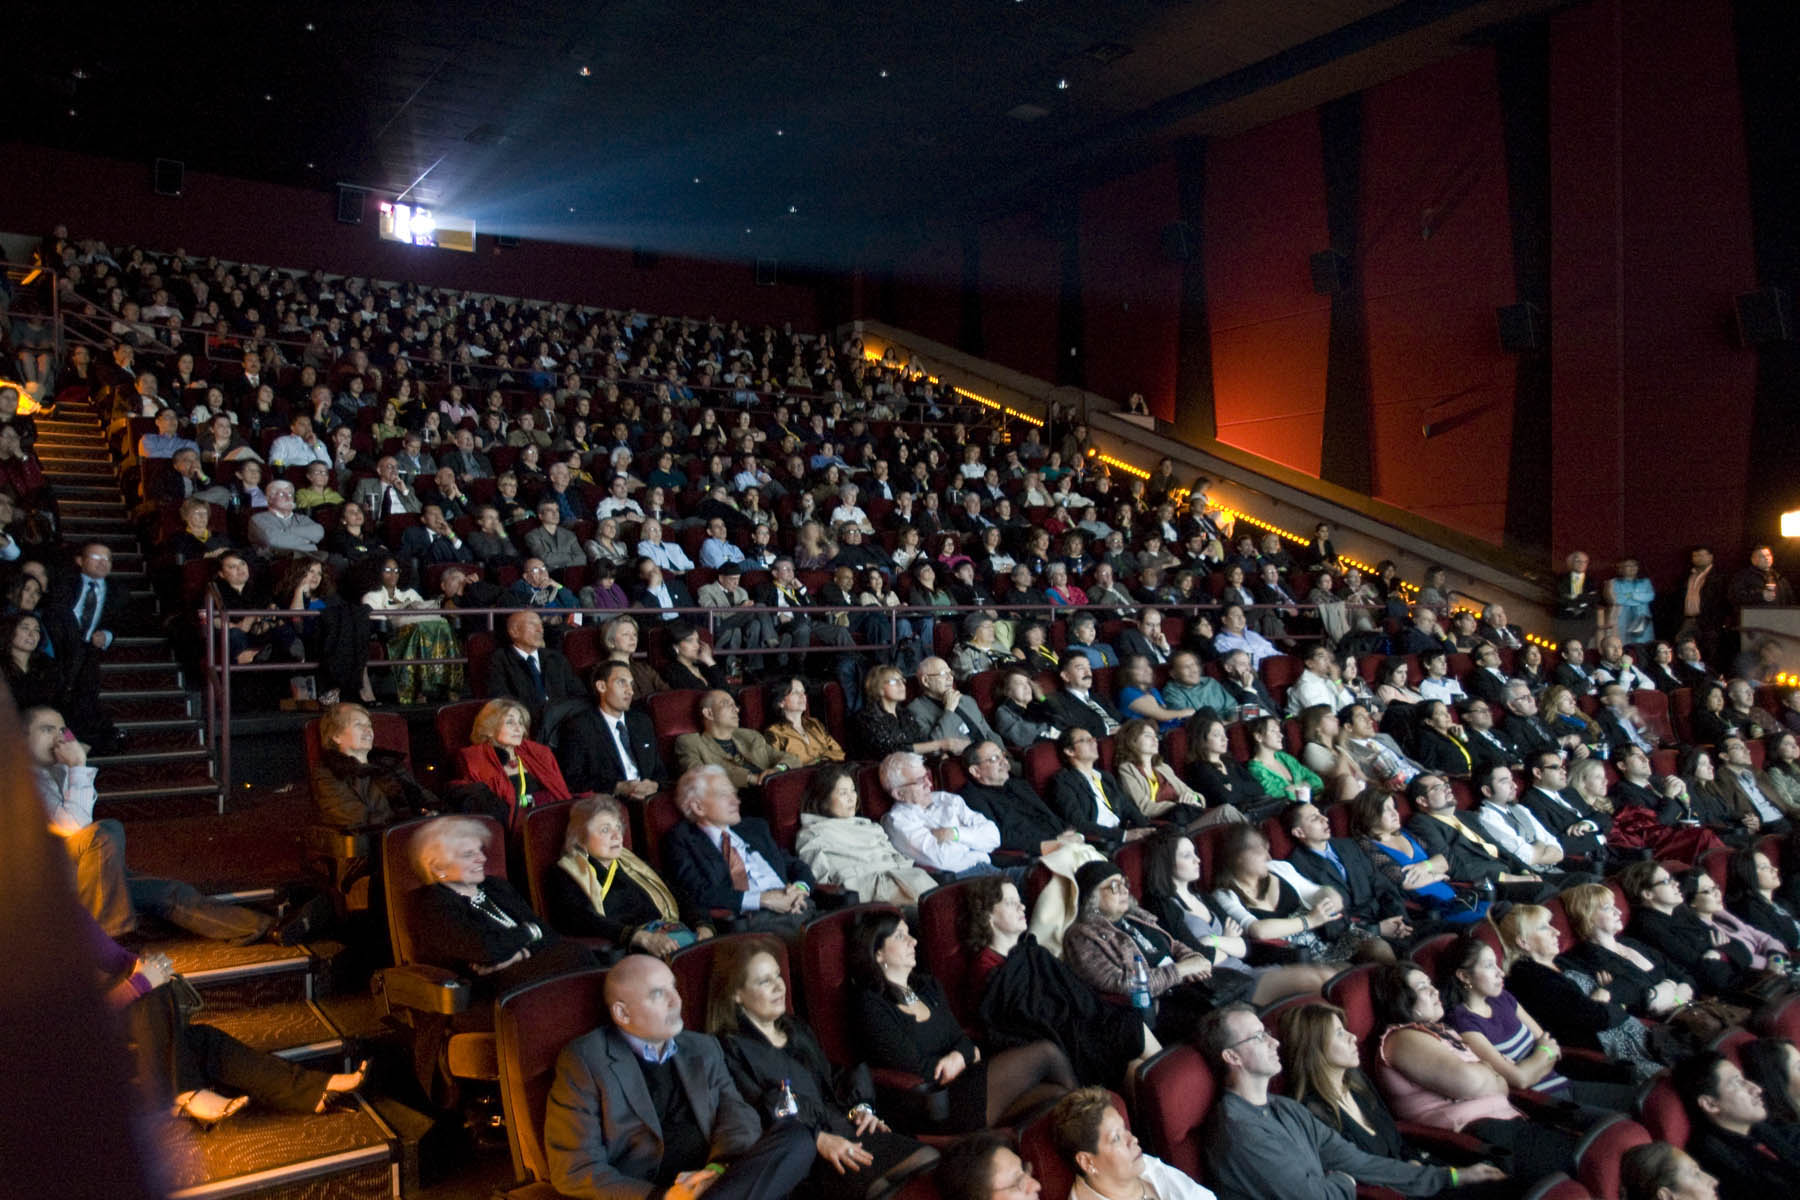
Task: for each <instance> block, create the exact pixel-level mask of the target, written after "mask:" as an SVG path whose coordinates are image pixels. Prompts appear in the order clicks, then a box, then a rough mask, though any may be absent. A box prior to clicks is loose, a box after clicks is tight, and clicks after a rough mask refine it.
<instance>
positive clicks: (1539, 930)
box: [1499, 904, 1663, 1083]
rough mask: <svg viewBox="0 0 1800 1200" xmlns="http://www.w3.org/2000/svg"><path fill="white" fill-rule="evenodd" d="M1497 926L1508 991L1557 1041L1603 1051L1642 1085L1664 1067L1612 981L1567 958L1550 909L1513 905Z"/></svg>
mask: <svg viewBox="0 0 1800 1200" xmlns="http://www.w3.org/2000/svg"><path fill="white" fill-rule="evenodd" d="M1499 930H1500V940H1501V943H1502V945H1504V946H1505V948H1506V956H1507V969H1506V987H1507V990H1508V991H1509V992H1511V993H1512V994H1513V995H1514V996H1516V997H1518V999H1519V1002H1520V1003H1521V1004H1523V1005H1524V1006H1525V1007H1527V1008H1528V1009H1530V1010H1531V1011H1532V1012H1534V1013H1538V1014H1540V1015H1541V1017H1542V1020H1543V1024H1544V1028H1545V1030H1546V1031H1548V1032H1549V1034H1550V1035H1551V1036H1552V1037H1554V1038H1555V1039H1556V1040H1557V1042H1558V1043H1560V1044H1565V1045H1569V1046H1580V1047H1583V1048H1585V1049H1588V1050H1595V1051H1599V1052H1600V1053H1603V1054H1605V1055H1606V1056H1607V1058H1609V1059H1610V1060H1612V1061H1613V1062H1615V1063H1618V1064H1620V1065H1622V1066H1625V1067H1628V1068H1629V1069H1630V1070H1631V1073H1632V1077H1633V1078H1634V1079H1635V1080H1636V1081H1637V1082H1639V1083H1641V1082H1643V1081H1644V1080H1645V1079H1648V1078H1649V1077H1650V1076H1652V1075H1654V1074H1656V1073H1657V1072H1658V1071H1660V1070H1662V1068H1663V1064H1662V1063H1661V1062H1659V1061H1658V1060H1657V1058H1656V1057H1655V1054H1654V1052H1653V1050H1652V1048H1651V1045H1650V1037H1649V1031H1648V1029H1647V1027H1646V1026H1645V1025H1644V1023H1643V1022H1641V1021H1639V1020H1638V1019H1637V1018H1636V1017H1635V1016H1633V1015H1632V1014H1631V1013H1630V1012H1629V1011H1628V1010H1627V1009H1626V1007H1625V1005H1624V1004H1623V1003H1621V1002H1620V1000H1619V999H1618V998H1616V997H1615V996H1614V995H1613V993H1612V990H1611V988H1610V986H1609V985H1610V982H1611V981H1610V980H1607V981H1605V982H1602V977H1601V976H1599V975H1597V974H1595V973H1593V972H1591V971H1590V970H1588V969H1586V968H1583V967H1580V966H1578V965H1577V964H1575V963H1574V962H1572V961H1571V960H1569V959H1566V958H1564V957H1563V955H1562V935H1561V934H1560V933H1559V932H1557V929H1556V926H1555V925H1553V924H1552V923H1551V920H1550V910H1549V909H1547V908H1542V907H1540V906H1538V905H1535V904H1515V905H1513V906H1512V907H1511V908H1510V909H1508V910H1507V911H1506V913H1505V915H1504V916H1502V917H1501V918H1500V921H1499Z"/></svg>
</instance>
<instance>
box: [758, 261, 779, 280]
mask: <svg viewBox="0 0 1800 1200" xmlns="http://www.w3.org/2000/svg"><path fill="white" fill-rule="evenodd" d="M756 286H757V287H774V286H775V260H774V259H772V258H759V259H757V260H756Z"/></svg>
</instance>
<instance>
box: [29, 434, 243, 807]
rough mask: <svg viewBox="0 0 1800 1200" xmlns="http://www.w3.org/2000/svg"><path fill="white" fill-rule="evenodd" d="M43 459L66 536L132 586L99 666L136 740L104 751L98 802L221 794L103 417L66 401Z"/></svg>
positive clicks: (194, 689)
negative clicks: (126, 624) (125, 616)
mask: <svg viewBox="0 0 1800 1200" xmlns="http://www.w3.org/2000/svg"><path fill="white" fill-rule="evenodd" d="M37 426H38V440H37V455H38V461H39V462H40V463H41V464H42V466H43V468H44V474H45V476H46V477H47V478H48V479H49V480H50V482H51V484H52V485H53V486H54V487H55V489H56V495H57V503H58V508H59V510H60V511H61V514H62V525H63V537H64V540H65V541H66V542H67V543H68V544H69V545H70V546H71V547H74V546H78V545H80V544H81V543H83V542H90V541H93V542H100V543H102V544H104V545H105V546H107V547H108V548H109V549H111V550H112V556H113V569H112V575H111V577H110V580H109V583H110V584H118V585H123V586H125V587H127V588H129V589H130V593H131V612H132V615H133V618H134V624H133V627H132V628H131V629H130V630H129V631H128V632H127V633H126V634H124V635H122V636H120V637H118V638H116V639H115V640H114V642H113V645H112V648H111V649H110V650H109V651H108V652H107V655H106V661H105V663H104V664H103V665H102V667H101V669H100V689H101V697H100V699H101V704H102V705H103V706H104V707H105V709H106V711H107V712H108V713H110V714H111V715H112V717H113V719H114V720H115V721H116V722H117V723H118V725H119V728H120V729H121V730H122V731H123V732H124V733H125V734H126V735H127V736H128V742H127V744H126V746H125V748H124V750H123V751H122V752H121V753H119V754H114V755H106V756H100V755H96V756H94V758H93V759H91V760H90V761H91V762H92V764H93V765H94V766H95V767H97V768H99V771H100V774H99V778H98V786H99V791H100V798H101V800H103V801H107V800H125V801H158V800H168V799H173V798H190V799H195V800H211V801H214V802H215V803H216V802H217V800H218V797H219V785H218V781H217V779H216V778H215V777H214V774H213V766H212V755H211V753H210V752H209V750H208V747H207V746H206V744H205V730H204V729H203V728H202V725H201V720H200V714H201V695H200V689H199V687H198V685H197V681H196V682H195V685H194V686H190V683H189V681H187V680H185V679H183V677H182V672H181V668H180V666H179V665H178V664H177V663H176V661H175V655H174V653H173V652H172V651H171V649H170V647H169V643H168V639H167V638H165V637H162V636H160V634H161V624H160V621H159V620H158V618H157V617H156V599H155V595H154V594H153V592H152V590H151V587H150V579H149V575H148V574H147V573H146V570H145V566H146V563H145V558H144V553H143V549H142V547H140V546H139V545H138V541H137V536H136V534H135V533H134V532H133V530H132V524H131V520H130V512H129V507H128V506H127V504H126V503H125V501H124V499H123V498H122V494H121V492H120V487H119V475H118V469H117V467H116V465H115V464H114V463H113V462H112V461H111V455H110V454H109V453H108V450H107V446H106V437H105V432H104V429H103V427H102V423H101V420H100V416H99V414H98V413H97V412H96V411H95V410H94V408H93V407H92V406H91V405H90V404H87V403H85V402H82V403H70V402H67V401H65V402H64V403H62V404H59V405H58V406H57V408H56V412H55V415H53V416H51V417H39V418H38V422H37Z"/></svg>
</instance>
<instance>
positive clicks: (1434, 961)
mask: <svg viewBox="0 0 1800 1200" xmlns="http://www.w3.org/2000/svg"><path fill="white" fill-rule="evenodd" d="M1456 938H1457V935H1456V934H1454V933H1439V934H1435V935H1433V936H1432V937H1428V938H1426V939H1425V940H1424V941H1422V942H1419V943H1417V944H1416V945H1414V946H1413V948H1412V953H1411V954H1410V955H1408V956H1407V957H1409V958H1411V959H1412V960H1413V961H1414V962H1416V963H1418V964H1419V968H1420V970H1422V971H1424V972H1425V974H1426V975H1428V976H1429V977H1430V978H1431V980H1432V982H1434V983H1435V982H1436V981H1437V977H1438V961H1439V959H1441V958H1442V957H1443V954H1444V952H1445V951H1447V950H1449V949H1450V947H1451V945H1452V944H1453V943H1454V942H1455V941H1456Z"/></svg>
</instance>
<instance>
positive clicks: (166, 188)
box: [150, 158, 187, 196]
mask: <svg viewBox="0 0 1800 1200" xmlns="http://www.w3.org/2000/svg"><path fill="white" fill-rule="evenodd" d="M186 175H187V167H186V166H185V165H183V164H182V163H180V162H177V161H176V160H175V159H172V158H159V159H157V160H156V161H155V162H154V163H153V164H151V167H150V190H151V191H153V192H155V193H156V194H157V195H159V196H179V195H181V185H182V183H183V182H184V180H185V178H186Z"/></svg>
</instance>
